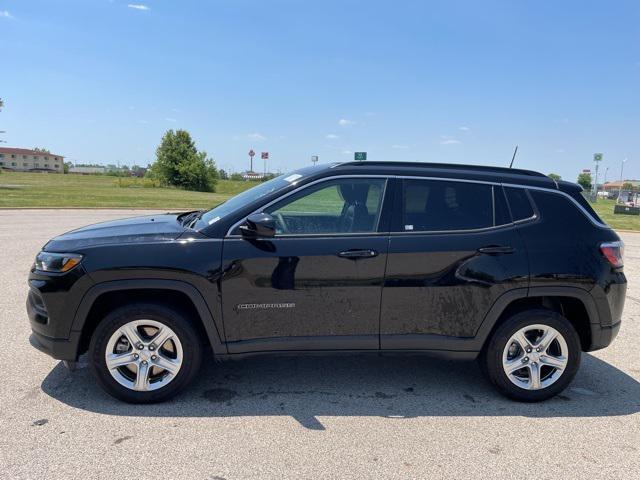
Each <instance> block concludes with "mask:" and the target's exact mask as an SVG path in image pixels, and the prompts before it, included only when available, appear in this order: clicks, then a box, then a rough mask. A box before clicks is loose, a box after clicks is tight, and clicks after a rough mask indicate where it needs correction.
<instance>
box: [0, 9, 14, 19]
mask: <svg viewBox="0 0 640 480" xmlns="http://www.w3.org/2000/svg"><path fill="white" fill-rule="evenodd" d="M0 18H13V15H11V14H10V13H9V12H8V11H7V10H0Z"/></svg>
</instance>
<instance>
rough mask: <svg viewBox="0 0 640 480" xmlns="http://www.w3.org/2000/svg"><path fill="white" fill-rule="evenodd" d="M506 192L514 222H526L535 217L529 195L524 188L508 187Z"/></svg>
mask: <svg viewBox="0 0 640 480" xmlns="http://www.w3.org/2000/svg"><path fill="white" fill-rule="evenodd" d="M504 191H505V193H506V195H507V201H508V202H509V208H510V210H511V217H512V218H513V221H514V222H517V221H520V220H526V219H528V218H531V217H533V216H534V215H535V211H534V209H533V205H531V199H530V198H529V194H528V193H527V191H526V190H525V189H524V188H511V187H506V188H505V189H504Z"/></svg>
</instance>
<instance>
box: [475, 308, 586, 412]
mask: <svg viewBox="0 0 640 480" xmlns="http://www.w3.org/2000/svg"><path fill="white" fill-rule="evenodd" d="M580 354H581V347H580V338H579V337H578V333H577V332H576V330H575V328H574V327H573V325H571V322H569V321H568V320H567V319H566V318H564V317H563V316H562V315H559V314H558V313H555V312H552V311H550V310H544V309H536V310H529V311H525V312H521V313H518V314H516V315H514V316H513V317H511V318H509V319H507V320H506V321H505V322H504V323H503V324H502V325H500V326H499V327H498V329H497V330H496V331H495V333H494V334H493V336H492V338H491V340H490V341H489V344H488V346H487V348H486V350H485V352H484V358H483V362H484V367H485V370H486V373H487V376H488V377H489V380H490V381H491V382H492V383H493V384H494V385H495V386H496V388H497V389H498V390H499V391H500V392H501V393H502V394H504V395H506V396H508V397H510V398H513V399H515V400H519V401H525V402H538V401H541V400H546V399H548V398H551V397H553V396H555V395H557V394H558V393H560V392H561V391H562V390H564V389H565V388H566V387H567V385H569V383H571V381H572V380H573V377H574V376H575V374H576V372H577V371H578V367H579V366H580Z"/></svg>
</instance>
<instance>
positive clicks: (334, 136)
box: [324, 133, 340, 140]
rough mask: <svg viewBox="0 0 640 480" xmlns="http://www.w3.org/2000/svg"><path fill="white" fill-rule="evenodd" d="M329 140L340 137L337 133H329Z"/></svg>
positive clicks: (327, 137)
mask: <svg viewBox="0 0 640 480" xmlns="http://www.w3.org/2000/svg"><path fill="white" fill-rule="evenodd" d="M324 138H326V139H327V140H337V139H338V138H340V137H339V136H338V135H336V134H335V133H329V134H328V135H327V136H326V137H324Z"/></svg>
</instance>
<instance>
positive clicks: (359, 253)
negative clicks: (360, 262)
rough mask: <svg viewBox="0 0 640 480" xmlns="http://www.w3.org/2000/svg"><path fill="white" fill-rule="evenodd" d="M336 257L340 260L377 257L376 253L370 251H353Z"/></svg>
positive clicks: (344, 252) (346, 251)
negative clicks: (340, 258)
mask: <svg viewBox="0 0 640 480" xmlns="http://www.w3.org/2000/svg"><path fill="white" fill-rule="evenodd" d="M338 256H339V257H342V258H373V257H377V256H378V252H376V251H375V250H371V249H363V250H359V249H353V250H345V251H343V252H340V253H338Z"/></svg>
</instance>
